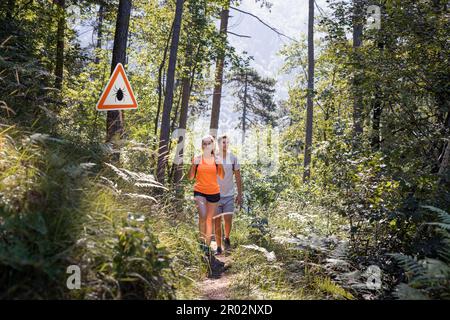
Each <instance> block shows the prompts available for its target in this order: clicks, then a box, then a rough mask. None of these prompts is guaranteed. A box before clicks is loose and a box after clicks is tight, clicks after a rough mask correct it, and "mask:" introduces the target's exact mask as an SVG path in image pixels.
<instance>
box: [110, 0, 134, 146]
mask: <svg viewBox="0 0 450 320" xmlns="http://www.w3.org/2000/svg"><path fill="white" fill-rule="evenodd" d="M130 14H131V0H120V1H119V8H118V11H117V20H116V31H115V33H114V47H113V54H112V62H111V74H112V72H113V71H114V68H115V67H116V65H117V64H118V63H122V64H123V65H125V62H126V56H127V40H128V27H129V24H130ZM122 134H123V113H122V111H121V110H114V111H108V112H107V115H106V140H107V141H113V140H115V139H120V138H121V137H122Z"/></svg>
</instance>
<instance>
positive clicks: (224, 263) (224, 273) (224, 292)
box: [200, 242, 232, 300]
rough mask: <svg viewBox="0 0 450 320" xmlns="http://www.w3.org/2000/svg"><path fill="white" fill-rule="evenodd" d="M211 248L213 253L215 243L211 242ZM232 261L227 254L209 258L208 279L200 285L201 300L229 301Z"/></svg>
mask: <svg viewBox="0 0 450 320" xmlns="http://www.w3.org/2000/svg"><path fill="white" fill-rule="evenodd" d="M211 247H212V248H213V249H214V251H213V252H215V248H216V243H215V242H212V243H211ZM231 263H232V259H231V257H230V255H229V253H225V252H224V253H222V254H221V255H219V256H214V255H212V256H211V259H210V265H211V270H210V273H209V275H208V278H207V279H205V280H203V281H202V282H201V283H200V291H201V299H202V300H226V299H230V292H229V286H230V280H231V274H229V272H228V269H229V268H230V266H231Z"/></svg>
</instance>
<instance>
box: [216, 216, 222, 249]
mask: <svg viewBox="0 0 450 320" xmlns="http://www.w3.org/2000/svg"><path fill="white" fill-rule="evenodd" d="M214 238H215V239H216V243H217V247H221V246H222V216H221V215H220V216H217V217H215V218H214Z"/></svg>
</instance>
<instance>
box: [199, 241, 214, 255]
mask: <svg viewBox="0 0 450 320" xmlns="http://www.w3.org/2000/svg"><path fill="white" fill-rule="evenodd" d="M200 249H201V250H202V251H203V253H204V254H205V255H207V256H209V255H210V253H211V252H210V248H209V247H208V246H207V245H206V244H205V243H201V244H200Z"/></svg>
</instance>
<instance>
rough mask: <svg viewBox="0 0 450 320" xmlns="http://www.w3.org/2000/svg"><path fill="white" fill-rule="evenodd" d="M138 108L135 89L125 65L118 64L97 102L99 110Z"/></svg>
mask: <svg viewBox="0 0 450 320" xmlns="http://www.w3.org/2000/svg"><path fill="white" fill-rule="evenodd" d="M137 107H138V106H137V102H136V99H135V97H134V93H133V89H131V85H130V82H129V81H128V78H127V75H126V74H125V70H124V69H123V65H122V64H121V63H118V64H117V65H116V67H115V68H114V71H113V73H112V75H111V78H110V79H109V81H108V84H107V85H106V88H105V90H104V91H103V93H102V96H101V97H100V100H99V101H98V102H97V110H122V109H137Z"/></svg>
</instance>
